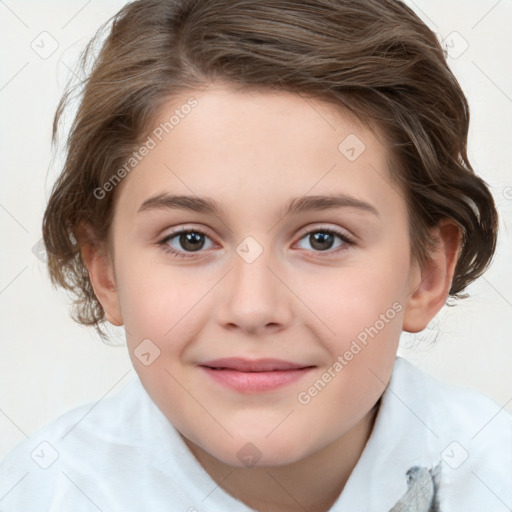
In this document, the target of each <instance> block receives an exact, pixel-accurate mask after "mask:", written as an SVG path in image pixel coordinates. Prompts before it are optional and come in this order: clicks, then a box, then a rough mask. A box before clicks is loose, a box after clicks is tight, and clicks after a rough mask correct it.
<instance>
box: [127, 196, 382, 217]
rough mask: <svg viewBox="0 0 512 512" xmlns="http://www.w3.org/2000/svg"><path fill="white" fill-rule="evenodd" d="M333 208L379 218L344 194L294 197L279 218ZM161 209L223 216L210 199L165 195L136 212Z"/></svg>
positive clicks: (377, 214)
mask: <svg viewBox="0 0 512 512" xmlns="http://www.w3.org/2000/svg"><path fill="white" fill-rule="evenodd" d="M335 208H353V209H356V210H360V211H362V212H367V213H371V214H373V215H375V216H377V217H379V212H378V211H377V209H376V208H375V207H374V206H373V205H371V204H370V203H367V202H366V201H362V200H361V199H357V198H355V197H352V196H349V195H346V194H336V195H317V196H303V197H295V198H293V199H291V200H290V201H289V202H288V203H287V204H286V206H285V207H284V209H283V210H282V212H281V213H282V215H281V218H282V217H284V216H285V215H288V214H297V213H303V212H309V211H320V210H332V209H335ZM161 209H164V210H167V209H174V210H175V209H178V210H192V211H195V212H199V213H207V214H212V215H216V216H225V210H224V208H222V206H221V205H220V204H219V203H218V202H217V201H215V200H214V199H212V198H209V197H198V196H186V195H171V194H166V193H163V194H158V195H156V196H153V197H150V198H149V199H146V200H145V201H144V202H143V203H142V205H141V206H140V207H139V209H138V210H137V213H140V212H147V211H151V210H161Z"/></svg>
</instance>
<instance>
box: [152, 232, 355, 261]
mask: <svg viewBox="0 0 512 512" xmlns="http://www.w3.org/2000/svg"><path fill="white" fill-rule="evenodd" d="M321 231H325V232H329V233H332V234H334V235H335V236H337V237H339V238H340V240H341V241H342V242H343V243H342V244H341V247H344V246H346V247H345V248H348V247H350V246H353V245H355V244H356V238H357V237H355V236H354V235H352V234H351V233H350V232H347V230H345V229H343V228H340V227H338V226H336V227H332V226H328V225H326V224H320V225H313V226H312V225H308V226H307V227H305V228H303V229H301V230H300V231H299V233H298V235H296V237H295V238H296V241H295V242H294V244H296V243H298V242H300V241H301V240H302V239H303V238H304V237H305V236H306V235H309V234H312V233H315V232H321ZM186 232H194V233H199V234H201V235H204V236H205V237H207V238H209V239H210V240H211V241H212V243H213V244H216V245H218V243H217V242H216V241H215V238H214V237H212V236H210V234H208V230H207V229H203V228H202V227H201V228H198V227H195V226H193V225H191V224H182V225H180V226H178V227H175V228H173V231H171V232H169V233H167V234H166V235H165V236H163V237H162V238H160V239H159V242H157V245H159V246H166V247H165V249H164V250H166V251H168V252H170V253H172V254H174V255H175V256H178V257H183V258H194V257H195V258H200V257H203V256H207V255H209V254H210V252H211V250H212V248H210V249H208V250H200V251H197V252H194V251H192V252H187V251H181V250H179V251H178V250H176V249H174V248H173V247H171V246H170V245H169V244H168V242H169V240H170V239H172V238H174V237H176V236H178V235H180V234H182V233H186ZM340 250H343V249H339V248H338V249H336V250H334V251H331V250H327V251H309V252H312V253H314V254H325V255H327V256H328V255H333V254H337V253H338V252H339V251H340Z"/></svg>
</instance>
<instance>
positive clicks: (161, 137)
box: [121, 85, 400, 214]
mask: <svg viewBox="0 0 512 512" xmlns="http://www.w3.org/2000/svg"><path fill="white" fill-rule="evenodd" d="M191 105H193V106H191ZM375 130H376V132H374V131H372V130H369V129H368V128H366V127H365V126H364V125H363V124H362V123H361V122H360V121H359V120H358V119H357V118H356V117H355V115H353V114H352V113H351V112H350V111H348V110H347V109H346V108H344V107H341V106H339V107H338V106H336V105H333V104H332V103H327V102H325V101H322V100H320V99H317V98H311V97H307V96H303V95H299V94H294V93H289V92H283V91H273V90H268V89H266V90H248V91H241V90H235V89H233V88H230V87H229V86H224V85H215V86H211V87H208V88H207V89H205V90H202V91H196V90H194V91H193V90H190V91H185V92H184V93H182V94H181V95H179V96H177V97H175V98H173V100H171V101H169V102H168V103H166V104H165V105H164V106H163V107H162V108H161V109H160V111H159V113H158V116H157V117H156V118H155V121H154V123H153V125H152V127H151V130H150V131H149V132H148V133H149V138H150V139H151V141H152V142H151V146H152V149H151V150H150V151H149V152H148V153H147V154H146V156H144V157H143V158H141V160H140V162H138V163H137V165H136V167H135V168H134V170H133V171H132V172H131V173H130V175H129V176H128V178H127V179H126V180H125V181H126V182H125V183H123V189H124V190H123V192H122V196H124V199H125V201H122V199H121V202H123V203H125V205H126V206H128V205H129V208H128V209H129V210H130V211H131V212H132V213H133V212H134V211H136V210H137V209H138V208H139V207H140V206H141V204H142V203H143V201H144V200H146V199H147V198H148V197H150V196H152V195H155V194H158V193H165V192H167V193H179V194H187V195H198V196H208V197H215V199H216V200H217V201H218V202H219V203H221V204H224V203H226V204H232V203H235V202H237V203H239V204H242V205H244V206H246V207H248V208H251V207H254V208H261V207H263V206H265V208H266V209H267V210H269V211H270V210H271V208H274V207H275V208H281V207H282V203H284V202H288V199H289V198H290V197H298V196H304V195H320V194H325V193H332V192H338V193H345V194H347V195H352V196H354V197H356V198H359V199H361V200H366V201H368V202H373V203H375V204H377V205H378V204H379V203H383V202H385V199H386V197H387V199H388V200H395V201H396V196H397V195H400V193H399V191H398V187H397V186H396V185H395V184H394V183H393V181H392V179H391V176H390V173H389V169H388V156H389V155H388V149H387V147H386V145H385V144H384V142H383V137H382V134H381V133H380V132H379V129H378V127H375ZM147 140H149V139H146V141H147ZM362 196H364V197H362ZM125 213H127V211H126V212H125ZM272 213H273V214H276V211H273V212H272Z"/></svg>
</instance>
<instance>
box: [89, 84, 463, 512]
mask: <svg viewBox="0 0 512 512" xmlns="http://www.w3.org/2000/svg"><path fill="white" fill-rule="evenodd" d="M190 96H194V97H195V98H196V99H197V100H198V105H197V106H196V107H195V108H194V109H192V111H191V112H190V114H188V115H187V116H186V117H185V118H184V119H181V120H180V122H179V124H178V125H177V126H176V127H175V128H174V130H173V131H172V132H171V133H169V134H168V135H167V136H165V137H164V138H163V140H162V141H161V142H159V143H158V145H157V146H156V147H155V148H154V149H152V150H151V151H150V152H149V154H148V155H147V156H146V157H144V158H143V159H142V161H141V162H140V163H139V164H138V165H137V167H136V168H135V169H134V170H133V171H132V172H131V173H130V174H129V175H128V176H127V177H126V178H125V179H124V181H123V183H122V184H121V185H120V189H119V190H118V191H117V194H118V197H117V202H116V207H115V214H114V220H113V224H112V226H111V235H112V238H111V250H110V251H109V250H107V248H106V246H100V245H94V244H91V243H88V242H87V241H86V239H85V238H83V239H82V241H81V244H82V253H83V257H84V260H85V262H86V265H87V267H88V270H89V274H90V277H91V281H92V283H93V286H94V290H95V293H96V295H97V297H98V299H99V300H100V302H101V304H102V305H103V307H104V309H105V312H106V317H107V319H108V320H109V321H110V322H111V323H113V324H115V325H124V326H125V329H126V337H127V344H128V348H129V351H130V357H131V359H132V362H133V365H134V367H135V370H136V371H137V373H138V375H139V377H140V379H141V381H142V383H143V385H144V387H145V388H146V390H147V391H148V393H149V395H150V396H151V397H152V399H153V400H154V402H155V403H156V404H157V405H158V407H159V408H160V409H161V410H162V412H163V413H164V414H165V415H166V417H167V418H168V419H169V421H170V422H172V424H173V425H174V426H175V427H176V428H177V429H178V431H179V432H180V433H181V435H182V437H183V439H184V440H185V442H186V443H187V445H188V446H189V448H190V449H191V451H192V452H193V454H194V455H195V457H196V458H197V459H198V461H199V462H200V463H201V464H202V465H203V467H204V468H205V470H206V471H207V472H208V473H209V474H210V475H211V477H212V478H213V479H214V480H215V481H216V482H217V483H218V484H219V485H220V486H221V487H222V488H223V489H225V490H226V491H227V492H229V493H230V494H232V495H233V496H235V497H236V498H238V499H240V500H242V501H243V502H244V503H246V504H247V505H249V506H251V507H253V508H254V509H256V510H260V511H265V510H273V511H276V510H279V511H295V510H304V509H305V510H308V511H325V510H328V509H329V507H330V506H331V505H332V503H333V502H334V501H335V499H336V498H337V496H338V495H339V493H340V492H341V491H342V489H343V487H344V485H345V483H346V481H347V479H348V477H349V476H350V473H351V471H352V470H353V468H354V466H355V464H356V463H357V460H358V459H359V457H360V455H361V453H362V451H363V449H364V446H365V443H366V441H367V440H368V438H369V436H370V434H371V430H372V428H373V424H374V420H375V417H376V412H377V410H378V408H377V407H376V404H377V401H378V399H379V397H380V396H381V395H382V393H383V391H384V389H385V386H386V384H387V383H388V381H389V379H390V376H391V372H392V369H393V364H394V361H395V356H396V351H397V346H398V341H399V336H400V333H401V332H402V330H406V331H409V332H417V331H420V330H422V329H423V328H424V327H425V326H426V325H427V324H428V322H429V321H430V320H431V319H432V318H433V317H434V315H435V314H436V313H437V312H438V311H439V309H440V308H441V307H442V306H443V304H444V303H445V301H446V298H447V296H448V291H449V288H450V283H451V280H452V277H453V271H454V266H455V262H456V255H457V248H458V236H459V232H458V229H457V227H456V226H455V225H454V224H453V223H451V222H449V221H444V222H442V223H441V224H440V225H439V226H438V227H437V228H436V229H435V230H434V232H433V233H434V236H435V237H436V238H437V240H438V242H439V248H438V249H437V252H435V253H433V254H432V259H431V261H430V262H429V263H428V264H426V265H424V266H423V267H420V265H418V263H417V262H416V261H415V260H414V258H413V257H412V255H411V251H410V247H409V235H408V216H407V209H406V203H405V200H404V197H403V194H402V192H401V191H400V190H399V188H398V186H397V185H395V184H394V182H393V180H392V178H391V175H390V173H389V169H388V164H387V158H388V150H387V148H386V146H385V145H384V143H383V142H382V140H383V139H382V137H381V136H380V135H379V131H378V128H376V129H375V131H370V130H369V129H367V128H365V127H363V126H362V125H361V124H360V123H359V122H358V120H357V119H356V118H354V117H353V116H352V115H350V114H349V113H348V112H347V111H345V110H344V109H342V108H341V107H340V108H336V107H334V106H333V105H330V104H327V103H324V102H322V101H320V100H318V99H313V98H309V99H307V98H305V97H303V96H299V95H295V94H292V93H288V92H276V91H269V90H259V91H252V92H248V91H245V92H241V91H235V90H234V89H232V88H230V87H229V85H227V84H215V85H213V84H212V85H211V86H210V87H208V88H206V89H204V90H202V91H200V92H199V91H188V92H186V93H183V95H181V96H180V97H178V98H175V99H174V100H173V101H170V102H169V103H168V104H166V105H165V107H164V108H163V109H162V110H161V112H160V113H159V116H158V119H156V120H155V124H154V126H158V125H159V124H160V123H161V122H163V121H165V120H168V119H169V116H170V115H171V114H172V113H173V111H174V110H175V109H176V108H177V107H179V106H180V105H183V104H184V103H186V101H187V99H188V98H189V97H190ZM349 134H355V135H356V136H357V137H358V138H359V139H360V140H361V141H363V143H364V144H365V150H364V152H362V153H361V154H360V156H359V157H358V158H357V159H356V160H354V161H349V160H348V159H347V158H346V157H345V155H344V154H342V153H341V152H340V151H339V150H338V145H339V144H340V142H341V141H343V140H344V139H345V138H346V137H347V136H348V135H349ZM161 193H169V194H186V195H195V196H199V197H209V198H212V199H215V200H216V201H217V202H218V203H219V204H220V205H221V206H222V207H223V209H224V210H225V211H224V214H223V215H220V214H219V215H214V214H211V213H203V212H196V211H191V210H185V209H168V208H167V209H166V208H158V209H152V210H147V211H143V212H137V210H138V209H139V207H140V206H141V205H142V203H143V202H144V201H145V200H147V199H148V198H150V197H152V196H155V195H158V194H161ZM329 194H330V195H332V194H348V195H350V196H353V197H355V198H357V199H359V200H362V201H365V202H367V203H370V204H371V205H372V206H373V207H374V208H375V209H376V210H377V212H378V215H375V214H373V213H371V212H368V211H363V210H360V209H358V208H354V207H339V208H335V209H330V210H322V211H320V210H319V211H309V212H301V213H290V214H288V215H285V216H282V213H281V211H282V208H284V206H285V205H286V203H287V202H288V201H289V200H290V199H291V198H293V197H303V196H306V195H307V196H312V195H329ZM185 227H186V228H187V229H188V228H195V229H199V230H201V231H203V232H205V233H206V235H207V236H206V237H204V238H201V237H200V240H201V241H202V240H204V246H203V248H201V249H200V250H199V251H198V252H193V250H191V249H190V246H186V247H184V246H183V244H181V245H180V237H179V236H177V237H175V238H174V239H172V241H168V242H167V246H169V245H171V246H172V247H174V248H175V249H176V250H178V251H181V252H182V253H187V248H188V254H189V255H191V257H189V258H178V257H176V256H173V255H172V254H169V253H168V252H166V251H165V250H164V247H165V243H160V242H161V241H162V239H163V238H164V237H165V236H166V235H169V234H171V233H172V232H173V231H178V230H179V229H184V228H185ZM326 229H327V230H329V229H331V230H333V229H334V230H337V231H340V232H342V233H344V234H347V235H349V236H350V237H351V238H352V239H353V240H354V244H352V245H350V244H346V243H344V242H343V241H342V240H341V239H339V238H338V237H337V236H334V239H332V247H331V248H327V249H326V250H323V251H322V250H321V249H318V245H314V240H313V241H312V237H311V236H310V234H311V233H318V232H320V233H325V230H326ZM87 230H91V228H90V227H87V226H85V232H87ZM249 235H250V236H252V237H253V238H254V239H255V240H256V241H257V243H258V244H259V246H260V247H261V248H262V249H263V252H262V254H261V255H260V256H259V257H258V258H256V259H255V261H253V262H252V263H248V262H246V261H245V260H244V259H243V258H242V257H240V256H239V254H237V252H236V249H237V247H238V246H239V244H240V243H241V242H242V241H243V240H244V239H245V238H246V237H247V236H249ZM326 247H328V245H327V246H326ZM393 304H399V305H400V307H401V310H400V311H399V312H398V313H396V315H395V316H394V318H393V319H392V320H390V321H389V322H387V323H386V324H385V327H384V328H383V329H381V330H380V331H379V332H378V334H377V335H376V336H375V337H373V338H372V339H370V340H369V342H368V344H367V345H366V346H364V348H363V349H362V350H361V351H360V352H358V353H357V355H355V356H354V357H353V359H352V360H351V361H349V362H348V364H346V366H344V367H343V370H342V371H340V372H339V373H337V374H336V376H335V377H334V378H332V380H331V381H330V382H329V383H328V385H326V386H325V388H323V389H322V390H321V391H320V392H319V393H318V394H317V395H316V396H314V397H313V398H311V401H310V402H309V403H308V404H301V403H300V402H299V401H298V399H297V395H298V393H300V392H302V391H304V390H307V389H308V388H309V387H310V386H312V384H313V383H314V382H315V380H317V379H318V378H321V376H322V374H324V373H325V372H327V371H328V369H329V368H330V367H332V365H333V363H334V362H335V361H336V360H337V357H338V356H339V355H343V354H344V353H345V352H346V350H348V349H349V348H350V345H351V343H352V341H353V340H354V339H356V337H357V335H358V334H359V333H361V331H363V330H364V329H365V327H369V326H373V325H375V323H376V321H377V320H378V319H379V318H380V315H381V314H385V313H386V311H388V310H389V309H390V308H392V305H393ZM144 339H150V340H151V341H152V343H154V345H155V346H157V347H158V349H159V350H160V356H159V357H158V358H157V359H155V360H154V361H153V362H152V363H151V364H150V365H148V366H145V365H144V364H142V363H141V361H139V359H138V358H137V357H135V355H134V351H135V350H136V348H137V346H138V345H139V344H140V343H141V341H142V340H144ZM235 356H238V357H244V358H247V359H257V358H264V357H266V358H276V359H283V360H287V361H292V362H295V363H301V364H303V365H311V366H314V369H313V370H311V371H310V372H309V374H308V375H307V376H306V377H303V378H301V379H300V380H299V381H297V382H294V383H292V384H290V385H288V386H285V387H283V388H280V389H278V390H273V391H267V392H263V393H252V394H248V393H241V392H237V391H234V390H231V389H228V388H226V387H224V386H221V385H219V384H217V383H216V382H214V381H213V380H212V379H211V378H210V377H209V376H208V375H206V374H205V373H204V372H203V371H202V370H201V369H200V368H199V367H198V363H199V362H204V361H206V360H211V359H216V358H221V357H235ZM336 404H337V405H336ZM248 442H250V443H252V444H253V445H254V446H256V447H257V450H258V451H259V453H260V456H261V458H260V459H259V461H258V463H257V464H256V465H255V466H253V467H246V466H244V464H243V463H242V461H241V460H240V459H239V457H238V456H237V453H238V452H239V450H240V449H241V448H242V447H243V446H244V445H246V443H248ZM255 453H256V452H255ZM206 493H207V490H206V489H205V496H206Z"/></svg>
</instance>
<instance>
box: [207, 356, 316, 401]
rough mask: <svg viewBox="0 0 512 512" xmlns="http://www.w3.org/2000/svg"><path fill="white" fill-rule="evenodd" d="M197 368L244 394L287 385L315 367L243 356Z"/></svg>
mask: <svg viewBox="0 0 512 512" xmlns="http://www.w3.org/2000/svg"><path fill="white" fill-rule="evenodd" d="M199 367H200V368H201V369H202V370H203V371H204V372H205V373H206V374H207V375H209V377H210V378H211V379H212V380H214V381H215V382H217V383H219V384H221V385H223V386H227V387H229V388H231V389H234V390H236V391H239V392H244V393H260V392H264V391H271V390H274V389H278V388H281V387H283V386H286V385H290V384H292V383H293V382H296V381H297V380H299V379H301V378H302V377H304V376H305V375H306V374H308V373H309V372H310V371H311V370H312V369H313V368H315V366H311V365H304V364H300V363H294V362H290V361H282V360H279V359H256V360H249V359H242V358H225V359H216V360H212V361H206V362H204V363H201V364H199Z"/></svg>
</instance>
